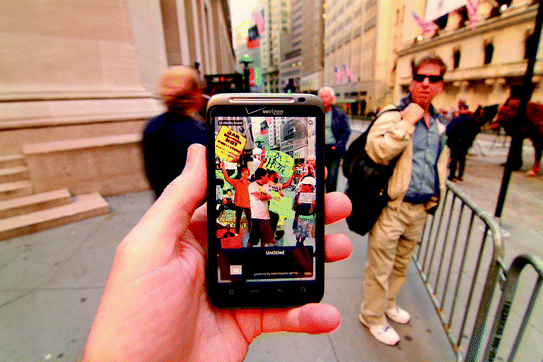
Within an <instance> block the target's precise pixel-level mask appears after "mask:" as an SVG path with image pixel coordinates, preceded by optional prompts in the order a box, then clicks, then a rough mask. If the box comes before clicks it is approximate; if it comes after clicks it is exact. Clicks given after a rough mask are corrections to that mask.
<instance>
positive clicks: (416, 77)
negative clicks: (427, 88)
mask: <svg viewBox="0 0 543 362" xmlns="http://www.w3.org/2000/svg"><path fill="white" fill-rule="evenodd" d="M426 78H428V80H429V81H430V83H438V82H441V81H443V76H442V75H426V74H415V75H414V76H413V80H414V81H415V82H418V83H422V82H424V80H425V79H426Z"/></svg>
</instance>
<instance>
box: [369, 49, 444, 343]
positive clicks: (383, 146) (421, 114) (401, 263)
mask: <svg viewBox="0 0 543 362" xmlns="http://www.w3.org/2000/svg"><path fill="white" fill-rule="evenodd" d="M445 71H446V66H445V64H444V62H443V61H442V60H441V58H439V57H437V56H428V57H425V58H423V59H421V60H420V61H418V62H417V63H416V64H415V65H414V66H413V79H412V80H411V83H410V86H409V90H410V93H409V94H408V95H407V96H406V97H405V98H404V99H402V100H401V103H400V108H401V109H403V111H401V112H386V113H384V114H383V115H381V116H380V117H379V118H378V119H377V121H376V122H375V124H374V125H373V126H372V127H371V129H370V132H369V135H368V139H367V144H366V151H367V153H368V155H369V156H370V157H371V158H372V159H373V160H374V161H375V162H377V163H378V164H388V163H389V162H391V161H392V160H393V159H395V158H396V157H397V156H399V159H398V161H397V162H396V165H395V168H394V171H393V174H392V176H391V178H390V181H389V183H388V196H389V197H390V199H391V200H390V201H389V202H388V204H387V206H386V207H385V209H384V210H383V212H382V213H381V215H380V216H379V218H378V220H377V222H376V223H375V224H374V225H373V228H372V229H371V230H370V232H369V240H368V258H367V263H366V268H365V273H364V296H363V302H362V304H361V307H360V315H359V319H360V321H361V322H362V324H364V326H366V327H368V328H369V331H370V333H371V334H372V335H373V336H374V337H375V338H376V339H377V340H378V341H380V342H382V343H385V344H388V345H395V344H397V343H398V342H399V341H400V337H399V336H398V334H397V333H396V331H394V329H393V328H392V327H391V326H390V325H389V323H388V321H387V317H388V319H390V320H392V321H394V322H396V323H402V324H404V323H408V322H409V320H410V318H411V317H410V315H409V313H408V312H407V311H405V310H403V309H401V308H400V307H398V306H397V304H396V297H397V296H398V293H399V292H400V289H401V287H402V285H403V284H404V282H405V278H406V273H407V267H408V265H409V262H410V260H411V256H412V254H413V251H414V249H415V246H416V245H417V242H418V241H420V238H421V234H422V230H423V227H424V223H425V221H426V218H427V215H428V213H429V212H433V211H434V210H435V208H436V207H437V205H438V203H439V200H440V197H441V193H442V192H445V179H446V177H447V175H446V172H447V161H448V149H447V148H446V144H445V139H446V136H445V126H444V125H443V124H442V123H441V120H440V117H441V115H439V114H438V113H437V112H436V111H435V109H434V107H433V106H432V99H433V98H434V97H435V96H436V95H437V94H439V93H440V92H441V91H442V90H443V87H444V82H443V76H444V74H445Z"/></svg>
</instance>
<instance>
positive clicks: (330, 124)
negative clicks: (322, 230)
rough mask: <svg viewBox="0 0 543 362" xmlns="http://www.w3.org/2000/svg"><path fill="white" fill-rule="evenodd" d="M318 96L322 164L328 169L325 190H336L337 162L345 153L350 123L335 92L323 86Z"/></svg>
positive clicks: (338, 162)
mask: <svg viewBox="0 0 543 362" xmlns="http://www.w3.org/2000/svg"><path fill="white" fill-rule="evenodd" d="M318 95H319V98H320V99H321V100H322V103H323V104H324V111H325V112H326V113H325V117H324V125H325V149H324V165H325V166H326V168H327V170H328V177H327V178H326V191H327V192H332V191H336V188H337V178H338V174H339V164H340V162H341V159H342V158H343V156H344V155H345V152H346V146H347V141H348V140H349V136H350V135H351V125H350V120H349V117H348V116H347V114H345V112H343V111H342V110H341V109H339V108H338V107H336V106H334V104H335V103H336V94H335V92H334V90H333V89H332V88H330V87H323V88H321V89H320V90H319V92H318Z"/></svg>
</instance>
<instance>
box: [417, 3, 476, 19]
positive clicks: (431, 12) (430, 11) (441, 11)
mask: <svg viewBox="0 0 543 362" xmlns="http://www.w3.org/2000/svg"><path fill="white" fill-rule="evenodd" d="M466 3H467V0H426V21H432V20H435V19H437V18H439V17H441V16H443V15H445V14H448V13H450V12H451V11H454V10H456V9H458V8H461V7H462V6H466Z"/></svg>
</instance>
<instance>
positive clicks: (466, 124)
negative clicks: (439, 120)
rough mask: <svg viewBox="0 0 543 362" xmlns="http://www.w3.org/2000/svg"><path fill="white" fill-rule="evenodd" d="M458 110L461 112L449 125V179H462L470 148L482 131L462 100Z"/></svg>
mask: <svg viewBox="0 0 543 362" xmlns="http://www.w3.org/2000/svg"><path fill="white" fill-rule="evenodd" d="M458 112H459V114H458V115H457V116H456V117H454V118H453V119H452V121H451V123H449V124H448V125H447V146H449V148H450V149H451V163H450V164H449V170H450V171H449V177H448V179H449V180H451V181H455V180H458V181H462V177H463V176H464V168H465V166H466V156H467V154H468V150H469V148H470V147H471V145H472V144H473V141H474V140H475V137H476V136H477V133H479V131H480V127H479V125H478V124H477V122H476V121H475V119H474V118H473V115H472V114H471V112H470V111H469V110H468V106H467V105H466V104H465V103H464V102H462V101H461V102H459V104H458ZM457 166H458V174H456V168H457Z"/></svg>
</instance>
